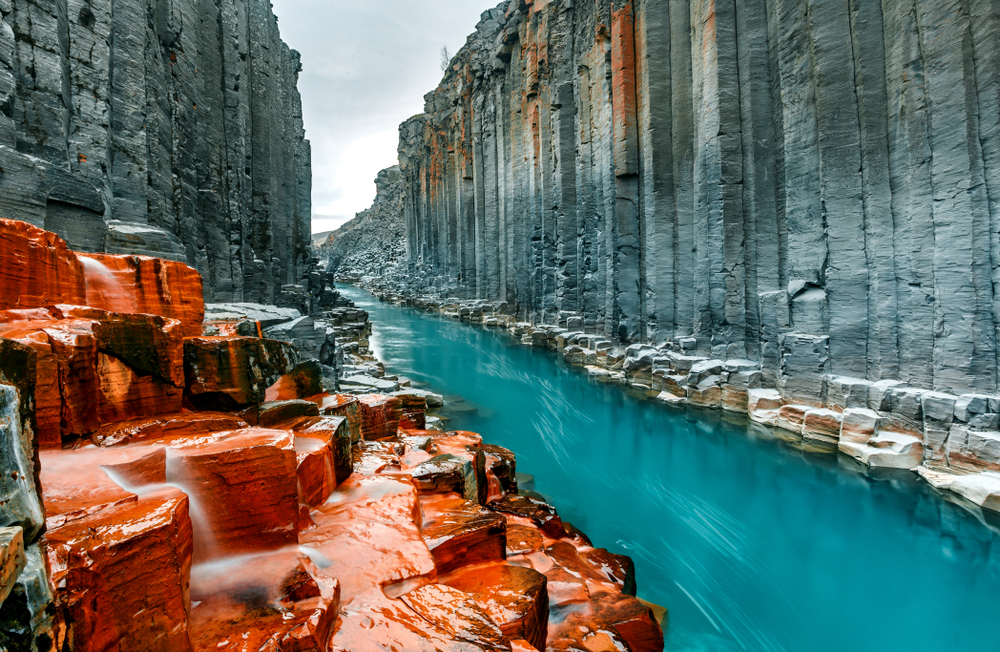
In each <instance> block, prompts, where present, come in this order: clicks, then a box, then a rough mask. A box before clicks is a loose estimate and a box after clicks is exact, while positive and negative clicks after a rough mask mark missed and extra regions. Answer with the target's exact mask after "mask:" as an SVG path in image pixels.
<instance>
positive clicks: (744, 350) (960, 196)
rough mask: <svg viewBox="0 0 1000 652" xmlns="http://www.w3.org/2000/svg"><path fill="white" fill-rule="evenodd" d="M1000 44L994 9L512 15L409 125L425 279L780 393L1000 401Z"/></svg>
mask: <svg viewBox="0 0 1000 652" xmlns="http://www.w3.org/2000/svg"><path fill="white" fill-rule="evenodd" d="M998 34H1000V14H998V11H997V6H996V3H994V2H990V1H988V0H971V1H970V2H948V1H942V0H882V1H881V2H861V1H858V0H850V1H847V0H845V1H843V2H827V1H824V0H746V1H740V2H736V1H733V0H726V1H722V2H709V1H702V0H691V1H690V2H688V1H680V2H674V1H668V0H594V1H591V2H569V1H566V0H548V1H546V0H535V1H534V2H525V1H524V0H517V1H507V2H504V3H502V4H500V5H499V6H498V7H497V8H496V9H492V10H490V11H487V12H486V13H484V14H483V18H482V21H481V22H480V23H479V25H478V26H477V29H476V32H475V34H473V35H472V36H471V37H470V38H469V41H468V43H467V45H466V46H465V47H464V48H463V49H462V50H461V51H460V52H459V53H458V55H457V56H456V57H455V59H454V60H453V61H452V65H451V68H450V69H449V70H448V71H447V73H446V75H445V78H444V80H443V81H442V83H441V86H440V87H439V88H438V89H437V90H436V91H434V92H432V93H431V94H429V95H428V96H427V97H426V113H425V114H424V115H421V116H418V117H415V118H413V119H411V120H409V121H408V122H406V123H405V124H404V125H402V127H401V130H400V164H401V167H402V170H403V174H404V175H405V177H406V190H407V196H406V221H407V247H408V255H409V259H410V261H411V262H412V264H413V265H414V266H415V268H416V269H417V270H418V273H416V274H414V277H413V281H412V283H413V286H412V287H415V288H418V289H419V288H423V289H425V290H429V291H433V292H436V293H438V294H440V295H444V296H449V295H450V296H452V297H458V298H467V299H468V298H478V299H485V300H488V301H490V302H493V303H496V304H498V305H501V307H502V309H503V310H504V311H506V312H507V313H508V314H512V315H514V316H516V317H517V318H519V319H521V320H528V321H532V322H534V323H535V324H553V325H555V324H559V325H563V326H565V325H566V324H567V323H570V324H573V323H574V322H575V323H578V324H579V326H574V328H578V329H579V330H586V331H587V332H589V333H597V334H602V335H604V336H606V337H609V338H611V339H613V340H615V341H618V342H622V343H629V342H639V341H644V342H649V343H653V344H663V343H667V342H672V343H673V344H674V345H676V346H677V347H678V350H682V351H684V352H686V353H698V354H701V355H703V356H710V357H713V358H717V359H727V358H728V359H734V358H749V359H751V360H754V361H759V362H760V363H761V370H762V373H763V378H764V382H765V383H766V384H768V385H769V386H771V387H774V386H776V385H778V384H781V383H782V382H785V380H788V382H795V380H794V379H795V378H796V377H800V378H801V377H804V376H806V375H810V376H816V377H820V378H821V377H823V375H824V374H825V375H833V376H848V377H852V378H858V379H862V380H867V381H880V380H889V379H891V380H896V381H900V382H902V383H904V384H906V385H908V386H911V387H918V388H923V389H933V390H944V391H953V392H956V393H962V392H970V391H975V392H985V393H993V392H994V391H995V390H996V389H997V382H998V368H997V355H998V343H997V333H998V330H997V327H998V325H1000V308H998V303H997V298H998V296H1000V294H998V292H1000V291H998V290H997V289H996V287H997V281H998V272H997V270H998V269H1000V245H998V242H1000V240H998V237H997V231H998V226H997V225H998V223H1000V205H998V203H997V202H998V198H1000V159H998V158H997V157H998V151H1000V149H998V147H997V137H998V135H1000V117H998V116H1000V75H998V73H997V70H998V63H1000V38H998ZM810 382H811V381H810ZM819 388H820V386H819V385H817V386H816V388H814V389H817V391H816V392H813V394H814V396H812V400H813V401H820V402H822V400H823V396H822V395H821V391H819ZM801 393H803V394H804V393H807V392H806V390H804V389H803V390H802V392H801Z"/></svg>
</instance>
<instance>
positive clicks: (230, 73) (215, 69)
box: [0, 0, 312, 303]
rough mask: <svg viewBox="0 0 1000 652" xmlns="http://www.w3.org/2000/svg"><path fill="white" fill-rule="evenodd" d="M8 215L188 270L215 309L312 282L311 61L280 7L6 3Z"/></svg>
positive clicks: (182, 2)
mask: <svg viewBox="0 0 1000 652" xmlns="http://www.w3.org/2000/svg"><path fill="white" fill-rule="evenodd" d="M0 16H2V19H0V168H2V170H3V172H2V173H0V215H2V217H5V218H8V219H17V220H23V221H26V222H29V223H31V224H34V225H36V226H39V227H43V228H45V229H48V230H49V231H54V232H56V233H58V234H59V235H60V236H62V237H63V238H65V239H66V241H67V242H68V243H69V245H70V246H71V247H73V248H75V249H78V250H82V251H90V252H108V253H117V254H146V255H153V256H159V257H164V258H171V259H174V260H179V261H184V262H187V263H188V264H190V265H191V266H192V267H194V268H196V269H197V270H198V271H199V272H200V273H201V274H202V276H203V277H204V279H205V295H206V298H207V299H208V300H209V301H232V300H236V301H240V300H244V301H259V302H266V303H273V302H275V301H276V300H277V298H278V297H279V296H280V294H281V292H282V286H283V285H293V284H297V285H305V284H307V282H308V275H309V272H310V269H311V260H310V258H311V255H312V253H311V250H310V247H309V233H310V214H311V208H310V190H311V188H310V186H311V174H310V150H309V143H308V141H306V140H305V139H304V130H303V126H302V107H301V101H300V98H299V94H298V91H297V90H296V81H297V77H298V72H299V70H300V63H299V55H298V53H297V52H295V51H294V50H290V49H289V48H288V46H287V45H285V44H284V43H283V42H282V41H281V38H280V35H279V33H278V25H277V19H276V18H275V17H274V15H273V14H272V12H271V6H270V3H269V2H267V0H173V1H168V0H0Z"/></svg>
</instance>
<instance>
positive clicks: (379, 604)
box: [330, 587, 510, 652]
mask: <svg viewBox="0 0 1000 652" xmlns="http://www.w3.org/2000/svg"><path fill="white" fill-rule="evenodd" d="M471 613H472V612H471V610H470V614H471ZM509 649H510V647H509V646H508V645H507V644H502V645H498V644H493V643H486V642H472V641H469V640H462V639H458V638H456V637H455V636H453V635H452V634H451V632H450V631H448V630H445V629H443V628H441V627H440V626H438V625H436V624H435V623H432V622H431V621H430V620H427V619H425V618H423V617H421V616H420V615H418V614H417V613H416V612H415V611H413V609H411V608H410V607H409V606H408V605H407V604H406V603H405V602H403V601H402V600H393V599H390V598H388V597H386V596H385V595H384V594H383V593H382V591H380V590H379V589H378V588H377V587H376V588H372V589H369V590H367V591H366V592H364V593H363V594H360V595H358V596H357V597H356V598H355V600H354V601H353V602H351V603H350V604H346V605H345V606H344V608H343V610H342V612H341V617H340V619H339V620H338V627H337V632H336V633H335V634H334V635H333V638H332V639H331V641H330V650H331V652H402V651H403V650H405V651H406V652H481V651H483V650H490V651H493V650H509Z"/></svg>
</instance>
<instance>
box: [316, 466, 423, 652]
mask: <svg viewBox="0 0 1000 652" xmlns="http://www.w3.org/2000/svg"><path fill="white" fill-rule="evenodd" d="M419 518H420V510H419V507H418V505H417V492H416V490H414V488H413V485H412V484H410V483H409V482H407V481H405V480H400V479H396V478H392V477H388V476H372V477H362V476H359V475H357V474H355V475H353V476H351V478H350V479H349V480H348V481H347V482H345V483H344V484H342V485H341V486H340V487H338V488H337V491H335V492H334V493H333V495H331V496H330V499H329V500H327V502H326V503H324V504H323V505H321V506H320V507H318V508H317V509H315V510H313V512H312V519H313V521H314V522H315V526H314V527H312V528H308V529H306V530H304V531H303V532H301V533H300V534H299V542H300V543H301V545H302V546H303V547H305V548H306V549H308V550H309V551H310V552H311V554H312V555H313V559H314V560H316V563H317V565H318V566H320V571H321V572H322V573H324V574H327V575H329V576H330V577H336V578H337V579H338V580H340V583H341V587H342V590H343V603H344V604H345V605H347V604H350V603H351V602H352V601H353V600H354V599H355V598H356V597H357V596H359V595H360V594H362V593H363V592H365V591H367V590H369V589H370V588H371V587H373V586H374V587H387V588H386V590H387V591H398V593H396V594H397V595H398V594H400V593H402V592H405V591H404V590H403V589H405V588H415V587H416V586H419V585H420V584H421V583H430V582H432V581H433V580H434V578H435V575H436V573H435V568H434V558H433V557H432V556H431V553H430V551H429V550H428V549H427V545H426V544H425V543H424V540H423V538H422V537H421V536H420V531H419V529H418V527H417V523H419ZM320 560H322V563H320ZM379 595H381V591H379ZM345 618H346V616H345ZM376 649H377V648H376ZM406 649H409V648H406Z"/></svg>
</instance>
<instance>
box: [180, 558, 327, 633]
mask: <svg viewBox="0 0 1000 652" xmlns="http://www.w3.org/2000/svg"><path fill="white" fill-rule="evenodd" d="M247 568H252V569H253V572H249V573H248V572H244V571H245V569H247ZM191 599H192V600H193V601H194V604H193V606H192V609H191V626H190V629H191V639H192V642H193V643H194V649H195V650H206V651H207V650H213V651H214V650H230V651H233V652H236V651H240V652H244V651H245V652H257V651H258V650H274V651H279V650H287V651H289V652H307V651H308V652H325V650H326V642H327V640H328V639H329V636H330V632H331V630H332V628H333V624H334V622H335V620H336V618H337V613H338V611H339V608H340V585H339V584H338V583H337V581H336V580H332V579H329V578H327V577H325V576H323V575H322V574H320V573H318V572H317V570H316V567H315V566H314V565H313V563H312V562H311V561H309V560H308V558H306V557H305V556H303V555H302V554H301V553H300V552H299V551H298V549H297V548H295V547H291V548H286V549H283V550H278V551H273V552H269V553H263V554H257V555H248V556H243V557H235V558H231V559H227V560H221V561H219V562H214V563H209V564H202V565H199V566H195V567H194V568H193V569H192V577H191Z"/></svg>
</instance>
